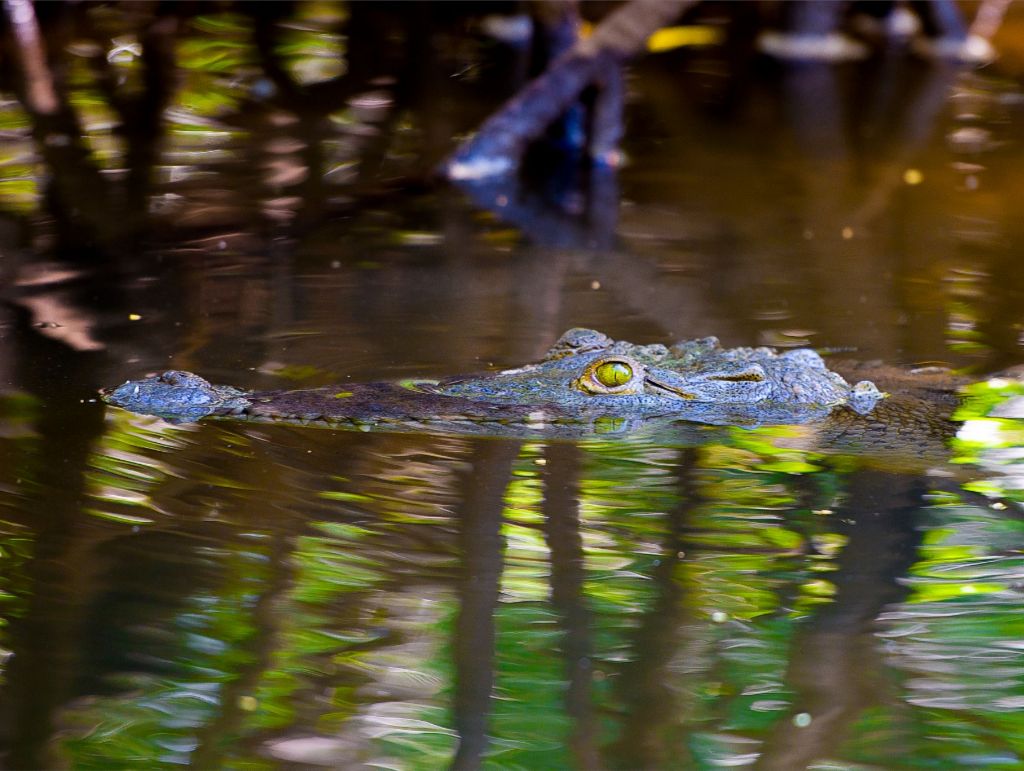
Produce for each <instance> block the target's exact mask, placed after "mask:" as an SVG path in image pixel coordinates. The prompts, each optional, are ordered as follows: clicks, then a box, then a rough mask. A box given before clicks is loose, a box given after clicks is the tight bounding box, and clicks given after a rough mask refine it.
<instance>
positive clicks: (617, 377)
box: [594, 361, 633, 388]
mask: <svg viewBox="0 0 1024 771" xmlns="http://www.w3.org/2000/svg"><path fill="white" fill-rule="evenodd" d="M594 374H595V375H596V376H597V382H599V383H600V384H601V385H603V386H605V387H606V388H615V387H616V386H620V385H625V384H626V383H628V382H629V381H630V380H632V379H633V369H632V367H630V366H629V365H628V364H623V363H622V362H621V361H609V362H606V363H604V364H602V365H601V366H599V367H598V368H597V370H595V372H594Z"/></svg>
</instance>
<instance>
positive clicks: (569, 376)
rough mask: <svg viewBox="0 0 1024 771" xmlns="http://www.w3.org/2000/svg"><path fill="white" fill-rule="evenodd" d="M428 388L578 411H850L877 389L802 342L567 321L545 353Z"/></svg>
mask: <svg viewBox="0 0 1024 771" xmlns="http://www.w3.org/2000/svg"><path fill="white" fill-rule="evenodd" d="M431 390H432V391H433V392H434V393H438V394H445V395H449V396H458V397H462V398H465V399H477V400H484V401H488V402H494V403H498V404H536V403H549V404H555V405H558V406H560V407H563V408H566V409H567V410H568V411H572V412H579V413H581V414H584V415H586V414H609V415H614V414H625V415H631V416H638V417H642V416H647V415H671V414H676V413H681V414H682V415H683V416H685V415H686V414H688V413H690V414H692V413H696V412H698V411H699V410H700V407H699V406H698V405H736V406H741V405H750V406H759V407H763V408H765V409H771V408H781V409H789V410H800V409H801V408H803V409H805V410H807V411H815V410H822V409H829V408H832V407H835V406H838V405H841V404H846V405H848V406H850V407H851V408H852V409H854V410H855V411H857V412H867V411H870V409H871V408H872V407H874V405H875V403H876V402H877V401H878V399H880V398H882V393H881V392H880V391H879V390H878V389H877V388H875V386H874V385H873V384H872V383H870V382H868V381H863V382H861V383H858V384H857V385H856V386H852V387H851V386H850V385H849V384H848V383H847V382H846V381H845V380H844V379H843V378H842V377H841V376H840V375H838V374H836V373H835V372H831V371H830V370H829V369H828V368H827V367H826V366H825V362H824V361H823V360H822V358H821V357H820V356H819V355H818V354H817V353H815V352H814V351H810V350H807V349H800V350H795V351H787V352H785V353H777V352H775V351H773V350H772V349H770V348H728V349H726V348H722V347H721V346H720V345H719V343H718V340H717V339H716V338H713V337H708V338H704V339H701V340H690V341H685V342H681V343H677V344H676V345H673V346H672V347H666V346H664V345H634V344H632V343H627V342H620V341H615V340H612V339H611V338H609V337H608V336H606V335H604V334H602V333H600V332H596V331H594V330H591V329H571V330H569V331H568V332H566V333H565V334H564V335H562V337H561V338H560V339H559V340H558V342H557V343H555V345H554V346H553V347H552V348H551V350H550V351H548V353H547V355H546V356H545V357H544V359H543V360H542V361H540V362H538V363H536V364H530V365H527V366H525V367H520V368H517V369H511V370H506V371H504V372H498V373H495V374H492V375H481V376H478V377H458V378H450V379H448V380H442V381H441V382H439V383H437V384H436V385H435V386H433V387H432V388H431Z"/></svg>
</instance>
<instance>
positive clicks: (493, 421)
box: [102, 328, 884, 435]
mask: <svg viewBox="0 0 1024 771" xmlns="http://www.w3.org/2000/svg"><path fill="white" fill-rule="evenodd" d="M102 393H103V398H104V400H105V401H106V402H108V403H109V404H113V405H116V406H119V407H122V408H125V409H127V410H131V411H133V412H138V413H144V414H151V415H157V416H159V417H162V418H165V419H167V420H171V421H174V422H191V421H195V420H199V419H201V418H204V417H207V416H230V417H239V418H250V419H269V420H286V421H300V422H325V423H330V424H335V425H342V424H346V423H347V424H355V425H359V426H369V427H375V426H384V427H387V426H391V427H395V426H400V427H403V426H404V427H407V428H409V427H412V428H416V427H427V428H430V427H435V428H436V427H440V428H443V429H450V430H456V431H458V430H460V428H461V429H462V431H463V432H465V433H488V432H493V433H506V434H507V433H516V430H517V427H525V428H526V429H528V430H529V431H530V432H531V433H538V432H539V433H545V432H546V433H551V434H574V435H579V434H586V433H590V432H608V431H609V430H614V431H628V430H630V429H633V428H635V427H637V426H639V425H643V424H645V423H648V422H650V421H655V420H660V421H665V420H670V421H688V422H691V423H701V424H712V425H739V426H758V425H780V424H801V423H808V422H814V421H819V420H822V419H824V418H825V417H827V416H828V415H830V414H832V413H833V412H835V411H837V410H843V411H847V412H850V413H852V414H856V415H867V414H869V413H871V412H872V411H873V410H875V409H876V407H877V405H878V403H879V402H880V401H881V400H882V399H883V397H884V394H883V393H882V392H881V391H880V390H879V389H878V388H877V387H876V386H875V384H874V383H872V382H871V381H869V380H862V381H860V382H857V383H856V384H854V385H850V384H849V383H848V382H847V381H846V380H845V379H844V378H843V377H842V376H841V375H839V374H838V373H836V372H833V371H831V370H830V369H828V367H827V366H826V364H825V362H824V360H823V359H822V358H821V356H820V355H818V354H817V353H815V352H814V351H812V350H809V349H796V350H790V351H784V352H778V351H776V350H773V349H771V348H724V347H722V345H721V344H720V343H719V341H718V340H717V339H716V338H713V337H707V338H703V339H699V340H686V341H682V342H679V343H676V344H674V345H672V346H665V345H660V344H652V345H635V344H633V343H629V342H625V341H616V340H613V339H611V338H610V337H608V336H607V335H605V334H603V333H601V332H597V331H595V330H591V329H580V328H576V329H570V330H569V331H567V332H566V333H565V334H563V335H562V336H561V337H560V338H559V339H558V341H557V342H556V343H555V344H554V346H553V347H552V348H551V349H550V350H549V351H548V352H547V354H546V355H545V356H544V358H543V359H542V360H541V361H539V362H536V363H533V364H528V365H526V366H523V367H519V368H516V369H508V370H504V371H500V372H493V373H485V374H479V375H463V376H456V377H449V378H446V379H443V380H435V381H427V380H420V381H406V382H402V383H362V384H346V385H344V386H329V387H320V388H308V389H299V390H291V391H244V390H241V389H238V388H234V387H232V386H224V385H214V384H212V383H210V382H208V381H207V380H205V379H204V378H202V377H200V376H198V375H195V374H193V373H190V372H184V371H179V370H170V371H167V372H162V373H159V374H156V375H152V376H149V377H146V378H143V379H141V380H129V381H128V382H126V383H124V384H123V385H121V386H118V387H117V388H114V389H111V390H109V391H104V392H102ZM501 427H505V429H504V430H502V428H501Z"/></svg>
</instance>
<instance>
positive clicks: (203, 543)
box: [0, 411, 1024, 769]
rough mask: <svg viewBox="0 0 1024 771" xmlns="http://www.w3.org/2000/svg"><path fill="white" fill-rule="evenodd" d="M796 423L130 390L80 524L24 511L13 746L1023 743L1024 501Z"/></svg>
mask: <svg viewBox="0 0 1024 771" xmlns="http://www.w3.org/2000/svg"><path fill="white" fill-rule="evenodd" d="M772 431H774V429H772V430H760V431H758V432H754V434H756V435H757V436H759V439H758V440H757V441H756V442H755V441H751V438H752V434H751V433H750V432H744V431H739V430H737V432H736V434H735V435H733V436H730V435H729V434H723V433H721V432H718V433H709V440H708V443H706V444H696V443H694V442H693V441H691V440H687V441H685V442H682V443H680V441H677V440H673V439H672V437H671V436H664V437H660V438H655V439H651V438H647V439H633V440H630V439H621V438H620V439H616V440H602V439H589V440H585V441H582V442H579V443H567V442H556V443H551V444H545V443H535V442H529V443H523V442H519V441H515V440H506V439H500V440H487V439H476V438H452V437H432V436H405V435H387V434H364V433H358V432H352V433H344V432H332V431H323V430H309V429H307V430H303V429H300V428H292V427H283V426H268V425H246V424H234V425H232V424H227V423H216V424H210V425H204V426H202V427H195V426H189V427H176V426H169V425H167V424H164V423H162V422H159V421H154V420H150V419H147V418H138V417H136V416H130V415H128V414H126V413H122V412H118V411H112V412H111V413H109V414H108V415H107V417H106V422H105V424H104V426H103V430H102V438H101V439H99V440H98V441H97V442H96V443H95V444H94V445H93V446H92V448H91V450H90V453H89V457H88V461H87V465H86V468H87V469H88V471H87V474H86V483H85V488H84V489H83V491H82V495H83V496H84V499H83V503H82V505H81V506H80V507H77V506H74V507H73V506H64V507H63V508H61V507H60V506H59V505H57V506H55V508H53V509H51V514H52V516H54V517H55V518H57V519H59V520H60V521H61V522H62V527H61V528H59V529H55V528H48V527H47V526H46V525H45V522H43V521H41V520H39V519H38V518H37V517H32V516H28V514H29V513H30V512H31V511H34V510H37V506H38V505H39V504H40V503H41V502H42V501H45V500H50V501H51V502H53V503H56V501H54V496H55V493H54V492H53V491H46V490H43V489H39V488H35V489H28V490H25V491H23V492H22V493H20V495H21V496H23V497H24V498H26V499H34V501H35V503H33V504H32V505H28V504H27V501H23V502H22V503H23V504H24V505H19V504H18V502H17V498H10V500H11V501H12V505H11V506H10V508H8V509H6V510H5V523H6V524H5V526H4V531H3V534H2V544H0V548H2V553H3V555H4V560H5V570H4V573H3V575H4V579H3V582H4V585H3V587H2V589H3V596H4V597H5V598H6V599H5V602H4V605H3V613H4V617H5V619H6V620H7V624H6V626H5V627H4V630H3V633H2V640H3V648H4V650H5V651H6V663H5V668H4V680H3V688H4V692H5V694H6V699H5V702H6V703H7V704H8V705H11V706H15V705H16V706H17V709H19V710H27V709H31V713H30V714H31V718H32V721H33V724H32V725H27V724H25V723H24V722H23V721H19V720H15V721H14V722H13V723H9V725H11V726H13V727H15V730H13V731H11V732H10V733H9V734H8V741H10V742H11V745H10V746H11V752H12V758H18V759H19V761H21V762H20V763H19V764H17V765H22V764H25V765H32V764H37V765H38V764H46V765H50V764H61V765H65V764H70V765H73V766H74V767H76V768H79V767H80V768H115V767H116V768H121V767H124V768H128V767H137V766H138V765H139V764H143V763H154V762H158V763H168V764H179V763H189V764H192V765H193V766H195V767H201V768H217V767H225V766H233V765H239V764H246V765H254V766H255V767H264V766H274V765H276V764H280V763H283V764H290V763H299V764H311V765H325V766H333V767H353V766H357V765H366V764H372V765H384V766H386V767H401V768H437V767H442V766H446V765H448V764H450V763H453V762H454V765H455V767H464V768H470V767H475V766H477V765H478V764H479V763H480V762H481V759H484V758H486V759H487V760H488V762H489V763H493V764H495V765H496V766H500V767H521V768H564V767H570V766H575V767H580V768H598V767H605V766H607V767H622V768H663V767H679V768H690V767H711V766H719V765H746V764H748V763H752V762H754V761H755V759H756V764H757V766H758V767H760V768H777V769H789V768H799V767H803V766H804V765H805V764H807V763H811V762H815V761H817V762H821V761H823V760H826V759H828V760H830V761H831V762H837V763H842V764H862V765H875V766H883V767H884V766H887V765H888V764H889V763H890V762H891V758H893V757H901V756H902V757H914V758H920V759H922V762H924V761H926V760H927V761H929V762H934V763H936V764H939V765H944V766H947V767H948V766H950V765H961V766H963V767H978V766H980V765H1000V764H1003V765H1006V766H1008V767H1010V766H1015V765H1017V764H1019V763H1021V762H1022V758H1024V747H1022V746H1021V744H1020V742H1019V739H1018V738H1017V737H1019V736H1020V735H1022V734H1021V732H1020V730H1019V729H1020V725H1019V720H1020V714H1022V713H1021V709H1020V707H1021V704H1022V702H1021V699H1022V698H1024V696H1022V694H1024V680H1022V678H1021V672H1022V671H1024V669H1022V668H1021V666H1020V663H1021V662H1020V655H1021V650H1020V646H1019V644H1018V642H1019V640H1020V638H1021V636H1022V635H1021V633H1022V629H1021V622H1020V614H1019V608H1020V586H1021V580H1022V579H1024V560H1022V558H1021V556H1020V551H1019V544H1020V542H1021V537H1022V534H1024V523H1022V522H1021V520H1020V519H1019V518H1018V517H1017V516H1016V515H1015V514H1013V513H1012V512H1013V510H1012V509H1006V508H1005V507H1003V505H1000V506H998V507H996V508H992V507H989V506H987V505H984V504H979V503H978V502H976V501H974V500H973V499H970V498H969V495H970V494H967V493H955V492H948V491H946V492H943V491H941V490H940V489H939V488H940V487H943V486H944V485H943V482H942V479H941V478H937V479H935V480H930V479H929V478H926V477H914V476H913V475H909V476H908V475H899V474H894V473H888V472H884V471H877V470H871V469H868V468H860V467H859V464H857V463H856V462H854V461H853V459H851V458H842V457H831V456H829V455H821V454H819V453H817V452H814V453H811V452H803V451H796V450H792V449H789V448H785V447H783V448H781V449H773V446H774V442H775V441H776V440H774V439H773V437H772ZM736 439H740V440H743V441H739V442H737V441H735V440H736ZM44 441H45V440H44ZM780 441H782V442H783V444H784V443H785V442H784V439H783V440H780ZM38 442H40V437H38V436H23V437H15V438H10V439H5V440H3V444H2V445H0V446H2V447H4V448H5V449H6V450H8V451H10V449H12V448H13V447H15V446H17V445H19V444H20V445H21V449H22V457H23V458H31V457H33V456H34V454H35V452H36V450H38V448H35V449H33V448H31V447H30V445H31V444H32V443H38ZM12 468H13V467H12V466H11V465H5V466H4V477H3V479H2V481H0V483H2V484H3V485H4V489H5V490H6V491H9V492H13V491H15V490H17V485H18V479H17V476H16V474H12ZM945 487H947V488H948V485H945ZM14 494H15V495H18V494H17V493H14ZM965 496H966V497H965ZM7 497H10V496H6V497H5V499H6V498H7ZM1000 509H1002V510H1000ZM46 555H50V556H49V557H46ZM58 555H59V556H58ZM57 641H60V642H59V643H58V642H57ZM41 682H47V683H51V684H52V685H53V686H54V688H55V690H54V691H53V692H48V693H46V694H39V693H35V695H31V694H33V693H34V692H36V691H37V690H38V689H39V686H40V683H41ZM58 684H59V686H58ZM30 705H31V706H30ZM940 737H941V738H942V739H943V741H942V742H936V739H937V738H940ZM453 758H454V761H453V760H452V759H453Z"/></svg>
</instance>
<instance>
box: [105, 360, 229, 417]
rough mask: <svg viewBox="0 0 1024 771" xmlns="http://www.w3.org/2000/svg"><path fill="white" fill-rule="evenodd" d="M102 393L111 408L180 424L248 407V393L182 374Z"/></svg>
mask: <svg viewBox="0 0 1024 771" xmlns="http://www.w3.org/2000/svg"><path fill="white" fill-rule="evenodd" d="M101 393H102V395H103V400H104V401H106V402H109V403H110V404H116V405H117V406H118V407H123V408H124V409H126V410H131V411H132V412H140V413H143V414H145V415H157V416H159V417H162V418H165V419H167V420H169V421H171V422H178V423H184V422H189V421H193V420H199V419H200V418H203V417H206V416H207V415H213V414H224V413H228V412H231V411H232V410H235V409H241V408H242V407H244V406H245V405H246V404H247V403H248V402H247V401H246V400H245V398H244V397H245V396H246V392H245V391H240V390H239V389H237V388H232V387H231V386H220V385H214V384H213V383H211V382H210V381H208V380H205V379H204V378H201V377H199V375H193V374H192V373H191V372H184V371H181V370H168V371H167V372H161V373H160V374H158V375H152V376H151V377H147V378H143V379H142V380H129V381H127V382H126V383H123V384H122V385H119V386H118V387H117V388H112V389H110V390H108V391H103V392H101Z"/></svg>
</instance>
